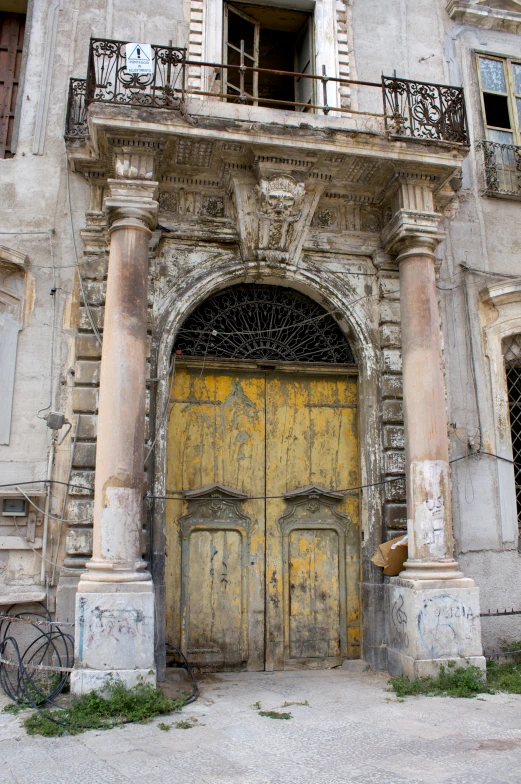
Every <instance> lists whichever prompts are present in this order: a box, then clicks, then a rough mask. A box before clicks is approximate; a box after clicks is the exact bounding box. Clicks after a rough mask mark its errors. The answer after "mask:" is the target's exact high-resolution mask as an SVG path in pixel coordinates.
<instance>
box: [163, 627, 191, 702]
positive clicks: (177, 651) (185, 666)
mask: <svg viewBox="0 0 521 784" xmlns="http://www.w3.org/2000/svg"><path fill="white" fill-rule="evenodd" d="M165 645H166V647H167V648H171V649H172V650H173V651H175V652H176V653H177V655H178V656H180V657H181V659H182V661H183V666H184V668H185V669H186V670H187V672H188V674H189V675H190V678H191V679H192V693H191V695H190V696H189V697H188V699H187V701H186V703H185V704H186V705H190V704H191V703H192V702H195V701H196V700H197V699H198V698H199V686H198V685H197V681H196V679H195V675H194V672H193V670H192V668H191V666H190V663H189V662H188V659H187V658H186V656H185V655H184V653H183V652H182V651H180V650H179V648H176V647H175V645H172V644H171V643H169V642H167V643H165Z"/></svg>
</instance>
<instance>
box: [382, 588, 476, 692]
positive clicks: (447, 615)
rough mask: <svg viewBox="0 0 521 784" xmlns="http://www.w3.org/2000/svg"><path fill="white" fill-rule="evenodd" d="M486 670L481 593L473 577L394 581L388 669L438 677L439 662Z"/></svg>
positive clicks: (393, 671) (392, 672) (415, 676)
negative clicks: (480, 611) (482, 645)
mask: <svg viewBox="0 0 521 784" xmlns="http://www.w3.org/2000/svg"><path fill="white" fill-rule="evenodd" d="M449 662H454V663H455V665H456V666H460V667H466V666H468V665H469V664H473V665H475V666H477V667H479V668H480V669H482V670H483V671H484V670H485V658H484V656H483V651H482V648H481V624H480V620H479V591H478V588H477V587H476V586H475V585H474V582H473V580H469V579H465V578H462V579H456V580H406V579H403V578H402V577H395V578H392V579H391V584H390V622H389V646H388V668H389V672H390V673H391V675H406V676H407V677H408V678H410V679H411V680H414V679H416V678H423V677H428V676H431V675H432V676H437V675H438V674H439V668H440V665H442V664H443V665H445V666H447V665H448V664H449Z"/></svg>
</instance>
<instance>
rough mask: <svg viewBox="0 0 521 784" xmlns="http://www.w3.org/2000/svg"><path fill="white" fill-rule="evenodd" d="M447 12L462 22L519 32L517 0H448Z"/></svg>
mask: <svg viewBox="0 0 521 784" xmlns="http://www.w3.org/2000/svg"><path fill="white" fill-rule="evenodd" d="M447 13H448V14H449V16H450V17H451V18H452V19H454V20H455V21H457V22H460V23H462V24H468V25H473V26H475V27H485V28H487V29H491V28H493V29H497V30H504V31H505V32H509V33H518V34H519V33H521V2H519V0H449V2H448V3H447Z"/></svg>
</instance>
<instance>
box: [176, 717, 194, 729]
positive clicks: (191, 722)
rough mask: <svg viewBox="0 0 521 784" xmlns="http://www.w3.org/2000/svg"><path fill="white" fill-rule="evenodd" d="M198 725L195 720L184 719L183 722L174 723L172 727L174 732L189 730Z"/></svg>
mask: <svg viewBox="0 0 521 784" xmlns="http://www.w3.org/2000/svg"><path fill="white" fill-rule="evenodd" d="M198 723H199V722H198V721H197V719H185V720H184V721H176V723H175V724H174V727H175V728H176V730H191V729H192V727H195V725H196V724H198Z"/></svg>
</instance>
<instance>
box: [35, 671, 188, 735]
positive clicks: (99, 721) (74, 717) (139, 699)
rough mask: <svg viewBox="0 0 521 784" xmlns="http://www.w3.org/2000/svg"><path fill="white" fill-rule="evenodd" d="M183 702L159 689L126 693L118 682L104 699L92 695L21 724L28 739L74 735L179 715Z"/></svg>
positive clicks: (138, 688)
mask: <svg viewBox="0 0 521 784" xmlns="http://www.w3.org/2000/svg"><path fill="white" fill-rule="evenodd" d="M186 701H187V697H186V696H184V697H181V698H177V699H171V698H170V697H166V696H165V694H164V693H163V692H162V691H161V689H158V688H154V687H153V686H152V685H151V684H148V683H139V684H138V685H137V686H136V687H135V688H134V689H126V688H125V686H124V684H123V683H122V682H121V681H113V682H112V683H110V684H109V685H108V686H107V688H106V690H105V696H101V695H100V694H98V693H97V692H95V691H92V692H90V693H89V694H84V695H83V696H81V697H78V698H77V699H74V700H73V702H71V704H70V706H69V707H67V708H65V709H64V710H53V711H40V712H37V713H33V714H32V715H31V716H29V717H28V718H26V719H24V722H23V724H24V727H25V729H26V730H27V734H28V735H45V736H47V737H56V736H61V735H77V734H78V733H80V732H85V731H86V730H90V729H99V730H108V729H111V728H112V727H117V726H120V725H122V724H129V723H131V722H138V723H144V722H147V721H150V720H151V719H153V718H154V717H155V716H162V715H165V714H168V713H173V712H174V711H180V710H181V708H183V706H184V705H185V704H186ZM48 717H52V719H54V720H55V721H52V719H51V718H48ZM55 722H60V723H59V724H57V723H55Z"/></svg>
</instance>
